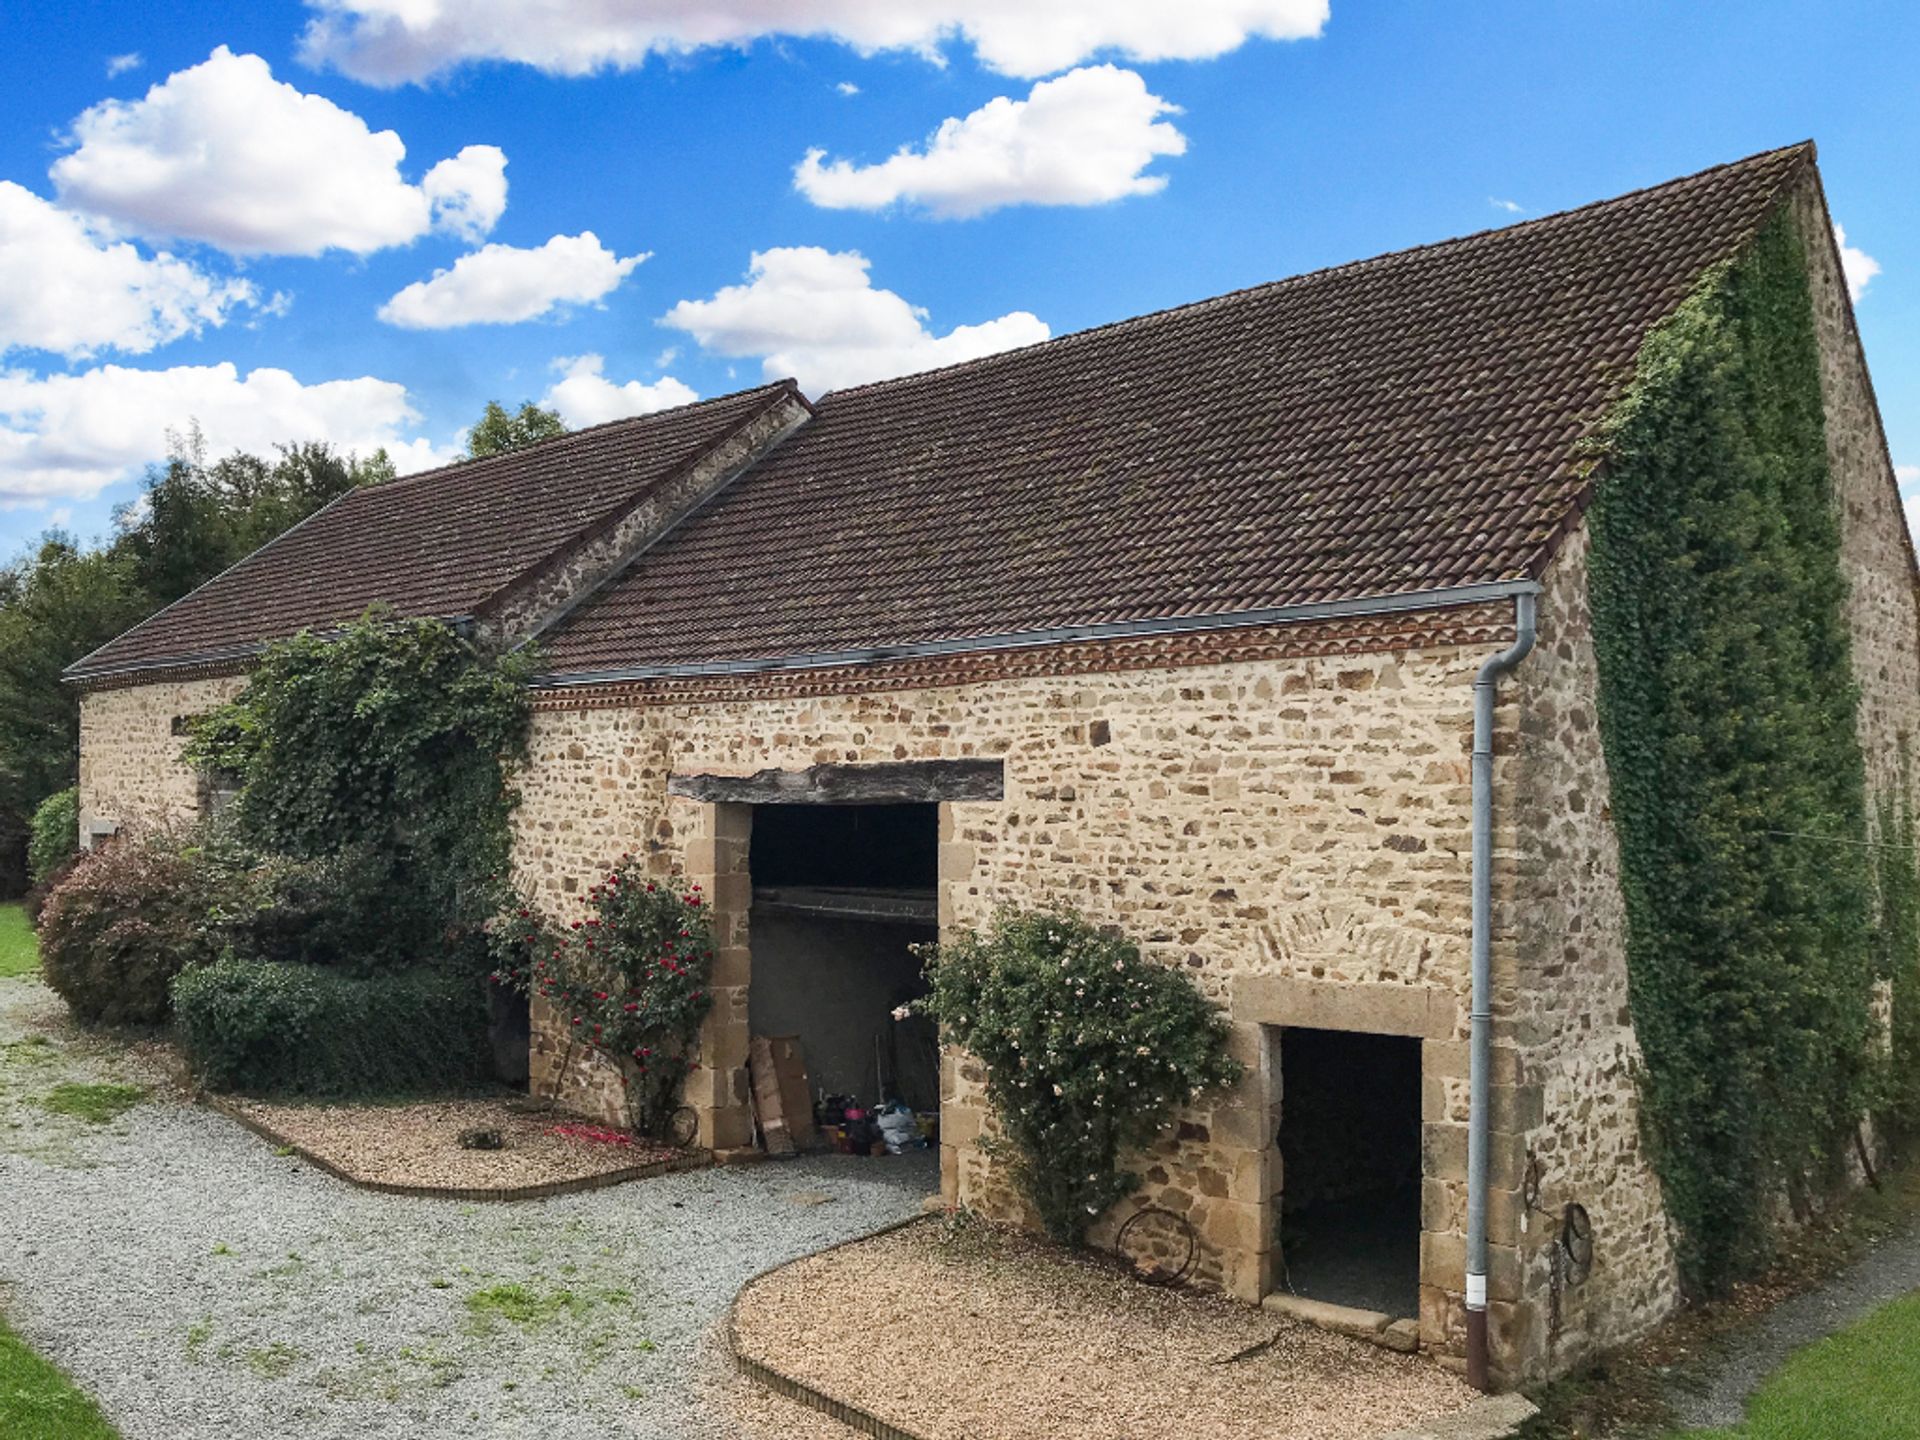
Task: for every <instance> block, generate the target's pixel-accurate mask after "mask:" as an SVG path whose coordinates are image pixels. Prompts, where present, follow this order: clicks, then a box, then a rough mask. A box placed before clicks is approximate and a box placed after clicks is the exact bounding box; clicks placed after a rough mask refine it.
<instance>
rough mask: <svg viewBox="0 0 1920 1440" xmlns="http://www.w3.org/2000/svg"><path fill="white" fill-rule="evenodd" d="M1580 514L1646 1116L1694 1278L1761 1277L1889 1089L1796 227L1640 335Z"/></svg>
mask: <svg viewBox="0 0 1920 1440" xmlns="http://www.w3.org/2000/svg"><path fill="white" fill-rule="evenodd" d="M1595 448H1596V459H1597V461H1598V465H1599V468H1598V473H1597V476H1596V483H1595V492H1594V501H1593V506H1592V509H1591V510H1590V511H1589V520H1588V523H1589V525H1590V527H1591V531H1592V536H1593V557H1592V585H1591V594H1592V603H1593V625H1594V639H1595V650H1596V652H1597V656H1598V660H1599V672H1600V692H1599V700H1600V725H1601V734H1602V738H1603V740H1604V742H1605V746H1606V755H1607V767H1608V771H1609V775H1610V777H1611V778H1610V783H1611V792H1612V793H1611V801H1612V808H1613V818H1614V824H1615V826H1616V827H1617V830H1618V834H1619V838H1620V870H1621V887H1622V890H1623V892H1624V895H1625V899H1626V908H1627V962H1628V978H1629V988H1630V995H1631V1002H1632V1009H1633V1020H1634V1028H1635V1030H1636V1032H1637V1034H1638V1036H1639V1040H1640V1044H1641V1048H1642V1051H1643V1052H1644V1056H1645V1066H1644V1069H1643V1071H1642V1072H1641V1076H1640V1080H1641V1083H1640V1093H1641V1102H1642V1103H1641V1117H1642V1124H1643V1129H1644V1132H1645V1135H1646V1138H1647V1141H1648V1146H1649V1151H1650V1154H1651V1156H1652V1159H1653V1162H1654V1164H1655V1166H1656V1167H1657V1169H1658V1170H1659V1173H1660V1178H1661V1181H1662V1186H1663V1189H1664V1192H1665V1197H1666V1204H1667V1209H1668V1212H1669V1214H1671V1216H1672V1217H1673V1219H1674V1221H1675V1224H1676V1227H1677V1230H1678V1240H1679V1258H1680V1263H1681V1268H1682V1272H1683V1275H1684V1277H1685V1278H1686V1280H1687V1282H1688V1283H1689V1287H1690V1288H1692V1289H1694V1290H1696V1291H1705V1292H1708V1293H1711V1292H1715V1291H1718V1290H1721V1289H1724V1288H1725V1287H1726V1286H1727V1285H1728V1284H1729V1283H1730V1282H1731V1281H1733V1280H1735V1279H1737V1278H1739V1277H1740V1276H1741V1275H1742V1274H1744V1273H1747V1272H1749V1271H1750V1270H1751V1269H1752V1268H1753V1267H1754V1265H1755V1264H1757V1263H1758V1262H1759V1261H1761V1260H1762V1259H1764V1257H1765V1255H1766V1254H1767V1251H1768V1249H1769V1246H1770V1241H1771V1234H1770V1230H1771V1222H1772V1218H1773V1216H1774V1214H1775V1213H1776V1208H1777V1201H1778V1198H1779V1197H1780V1196H1781V1195H1782V1194H1783V1192H1784V1194H1785V1195H1786V1196H1787V1197H1788V1198H1789V1199H1790V1200H1791V1201H1792V1202H1793V1204H1794V1208H1795V1209H1796V1210H1797V1211H1799V1212H1800V1213H1801V1214H1803V1215H1804V1214H1806V1213H1808V1212H1809V1211H1810V1209H1811V1203H1812V1202H1811V1197H1812V1195H1813V1194H1814V1193H1815V1192H1816V1189H1817V1188H1818V1187H1822V1186H1825V1185H1828V1184H1831V1183H1832V1182H1833V1180H1834V1179H1835V1178H1836V1176H1837V1174H1838V1172H1839V1167H1840V1166H1841V1165H1842V1164H1843V1163H1844V1157H1845V1156H1846V1155H1848V1154H1849V1153H1850V1152H1851V1149H1852V1140H1853V1136H1854V1133H1855V1131H1856V1128H1857V1126H1858V1125H1859V1123H1860V1120H1861V1117H1862V1116H1863V1115H1864V1114H1865V1113H1866V1112H1867V1109H1868V1107H1869V1105H1870V1104H1871V1103H1872V1100H1873V1098H1874V1090H1875V1087H1876V1083H1877V1075H1876V1068H1877V1067H1876V1060H1875V1056H1876V1052H1877V1050H1878V1045H1877V1043H1876V1034H1875V1032H1876V1030H1877V1028H1878V1026H1877V1022H1876V1020H1875V1018H1874V1015H1873V1008H1872V1001H1873V983H1874V979H1875V974H1874V971H1875V965H1874V956H1873V944H1874V937H1873V929H1874V915H1873V899H1874V888H1875V886H1874V873H1873V871H1874V866H1873V862H1872V859H1871V856H1872V854H1873V852H1872V851H1871V850H1870V849H1869V848H1868V847H1867V845H1866V844H1865V842H1866V841H1867V840H1868V838H1869V837H1868V825H1867V816H1868V814H1869V802H1868V799H1867V793H1866V779H1865V763H1864V759H1863V756H1862V753H1861V748H1860V742H1859V738H1858V697H1857V692H1856V685H1855V681H1854V675H1853V667H1852V661H1851V656H1850V634H1849V630H1848V625H1847V614H1846V596H1847V588H1846V578H1845V574H1844V571H1843V569H1842V567H1841V560H1840V520H1839V515H1838V513H1837V510H1836V506H1835V501H1834V496H1833V484H1832V479H1831V476H1830V474H1829V471H1828V462H1827V436H1826V430H1825V422H1824V415H1823V409H1822V400H1821V389H1820V356H1819V346H1818V341H1817V338H1816V335H1815V329H1814V311H1813V301H1812V298H1811V295H1810V293H1809V290H1808V283H1807V271H1806V260H1805V256H1804V254H1803V252H1802V249H1801V242H1800V238H1799V235H1798V233H1797V231H1796V230H1795V228H1794V226H1793V221H1792V217H1791V216H1790V215H1789V214H1786V213H1784V212H1783V213H1781V214H1779V215H1776V216H1775V217H1774V218H1773V219H1772V220H1771V221H1769V222H1768V223H1767V224H1766V225H1765V226H1764V227H1763V228H1762V229H1761V231H1760V233H1759V234H1758V235H1757V236H1756V237H1755V239H1754V240H1753V242H1752V243H1751V244H1750V245H1749V246H1747V248H1746V249H1745V250H1744V251H1743V252H1741V254H1740V255H1739V257H1738V258H1736V259H1734V260H1732V261H1729V262H1727V263H1726V264H1724V265H1722V266H1720V267H1719V268H1717V269H1715V270H1714V271H1712V272H1711V273H1710V274H1709V275H1708V276H1707V278H1706V279H1705V281H1704V282H1703V283H1702V284H1701V286H1700V287H1699V289H1698V291H1697V292H1696V293H1695V294H1694V295H1693V296H1692V297H1691V298H1689V299H1688V300H1687V301H1686V302H1685V303H1684V304H1683V305H1681V306H1680V308H1679V309H1678V310H1677V311H1676V312H1675V313H1674V315H1673V317H1672V318H1671V319H1670V320H1668V321H1667V322H1666V323H1665V324H1663V325H1662V326H1661V327H1660V328H1659V329H1657V330H1656V331H1655V332H1654V333H1653V334H1652V335H1651V336H1650V337H1649V338H1648V340H1647V341H1646V343H1645V345H1644V346H1643V347H1642V349H1641V353H1640V356H1639V359H1638V370H1637V374H1636V377H1635V380H1634V382H1633V385H1632V386H1631V388H1630V390H1629V392H1628V394H1627V396H1626V398H1625V400H1624V401H1623V403H1622V404H1621V406H1620V407H1619V409H1618V410H1617V411H1616V412H1615V413H1614V414H1613V415H1612V416H1611V417H1609V419H1608V421H1607V423H1606V424H1605V425H1604V426H1603V427H1602V430H1601V433H1600V435H1599V436H1598V439H1597V444H1596V447H1595Z"/></svg>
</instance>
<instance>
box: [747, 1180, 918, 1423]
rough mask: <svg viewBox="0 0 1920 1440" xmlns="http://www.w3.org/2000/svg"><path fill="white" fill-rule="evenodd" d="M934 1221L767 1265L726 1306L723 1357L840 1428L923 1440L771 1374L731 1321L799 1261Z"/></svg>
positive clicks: (900, 1225) (911, 1219) (886, 1228)
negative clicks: (749, 1298)
mask: <svg viewBox="0 0 1920 1440" xmlns="http://www.w3.org/2000/svg"><path fill="white" fill-rule="evenodd" d="M936 1218H937V1217H936V1216H933V1215H909V1216H907V1218H906V1219H904V1220H896V1221H894V1222H893V1223H892V1224H891V1225H882V1226H881V1227H880V1228H879V1229H877V1230H869V1231H868V1232H867V1233H866V1234H864V1235H855V1236H853V1237H851V1238H850V1239H846V1240H842V1241H839V1242H838V1243H837V1244H833V1245H826V1246H823V1247H821V1248H820V1249H818V1250H809V1251H808V1252H807V1253H806V1254H805V1255H796V1256H794V1257H793V1258H792V1259H791V1260H782V1261H781V1262H780V1263H779V1264H778V1265H770V1266H768V1267H767V1268H766V1269H765V1270H762V1271H761V1272H760V1273H759V1274H758V1275H754V1276H752V1277H751V1278H749V1279H748V1280H747V1282H746V1283H745V1284H744V1285H742V1286H741V1287H740V1289H739V1291H738V1293H736V1294H735V1295H734V1297H733V1299H732V1301H731V1302H729V1303H728V1305H727V1318H726V1319H725V1321H723V1322H722V1334H723V1338H724V1341H725V1344H726V1347H727V1355H728V1356H729V1357H730V1358H731V1359H732V1361H733V1364H734V1368H735V1369H736V1370H738V1371H739V1372H740V1373H741V1374H742V1375H745V1376H746V1377H747V1378H748V1379H749V1380H752V1381H753V1382H754V1383H756V1384H759V1385H764V1386H766V1388H767V1389H769V1390H771V1391H773V1392H774V1393H775V1394H776V1395H783V1396H785V1397H786V1398H787V1399H789V1400H792V1401H795V1402H797V1403H798V1404H801V1405H805V1406H806V1407H807V1408H808V1409H811V1410H818V1411H819V1412H820V1413H821V1414H823V1415H830V1416H832V1417H833V1418H834V1419H835V1420H838V1421H839V1422H840V1423H841V1424H842V1425H845V1426H848V1427H849V1428H851V1429H854V1430H858V1431H860V1432H861V1433H862V1434H864V1435H871V1436H873V1437H874V1440H925V1437H923V1436H920V1435H917V1434H915V1433H914V1432H913V1431H911V1430H903V1429H901V1428H900V1427H899V1426H898V1425H895V1424H894V1423H893V1422H892V1421H891V1420H882V1419H881V1418H880V1417H879V1416H878V1415H875V1414H874V1413H873V1412H872V1411H869V1410H862V1409H861V1408H860V1407H859V1406H858V1405H852V1404H849V1403H848V1402H847V1401H845V1400H838V1399H835V1398H834V1397H833V1396H831V1395H829V1394H827V1393H826V1392H825V1391H823V1390H816V1389H814V1388H813V1387H812V1386H811V1385H809V1384H807V1383H806V1382H805V1381H804V1380H796V1379H794V1378H793V1377H792V1376H791V1375H787V1374H784V1373H782V1372H781V1371H779V1370H775V1369H774V1368H773V1367H772V1366H771V1365H767V1364H765V1363H764V1362H762V1361H759V1360H755V1359H754V1358H753V1357H752V1356H750V1355H744V1354H742V1353H741V1351H740V1336H739V1333H738V1331H737V1329H736V1328H735V1325H734V1318H735V1316H736V1315H737V1314H738V1312H739V1309H740V1302H741V1301H742V1300H744V1299H745V1298H746V1295H747V1292H748V1291H749V1290H751V1289H752V1288H753V1287H754V1286H756V1285H758V1284H759V1283H760V1282H761V1281H762V1280H765V1279H766V1278H767V1277H768V1276H769V1275H776V1274H778V1273H779V1272H780V1271H782V1270H784V1269H786V1268H787V1267H788V1266H789V1265H797V1264H799V1263H800V1262H801V1261H802V1260H812V1259H814V1258H815V1257H816V1256H820V1255H831V1254H832V1253H833V1252H834V1251H836V1250H844V1249H846V1248H847V1247H848V1246H849V1245H860V1244H863V1243H865V1242H866V1241H868V1240H877V1239H878V1238H879V1237H880V1236H882V1235H891V1234H893V1232H894V1231H896V1230H904V1229H906V1228H907V1227H908V1226H909V1225H920V1224H924V1223H926V1222H928V1221H930V1220H933V1219H936Z"/></svg>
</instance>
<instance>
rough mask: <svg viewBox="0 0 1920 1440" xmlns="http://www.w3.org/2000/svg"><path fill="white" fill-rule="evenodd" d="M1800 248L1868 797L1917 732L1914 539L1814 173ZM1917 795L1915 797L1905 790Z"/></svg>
mask: <svg viewBox="0 0 1920 1440" xmlns="http://www.w3.org/2000/svg"><path fill="white" fill-rule="evenodd" d="M1792 206H1793V216H1794V219H1795V221H1796V223H1797V224H1798V225H1799V227H1800V232H1801V243H1802V245H1803V247H1804V249H1805V250H1806V254H1807V269H1808V281H1809V284H1810V286H1811V289H1812V292H1813V312H1814V323H1815V327H1816V330H1817V332H1818V335H1819V340H1820V370H1821V374H1820V381H1821V389H1822V391H1823V394H1824V398H1825V401H1826V412H1827V414H1826V418H1827V460H1828V464H1829V465H1830V466H1831V467H1832V471H1833V485H1834V493H1835V498H1836V500H1837V501H1838V504H1839V510H1840V544H1841V560H1842V563H1843V564H1844V565H1845V567H1846V572H1847V582H1848V585H1849V597H1848V598H1849V608H1850V610H1851V617H1852V622H1853V626H1852V628H1853V668H1854V674H1855V676H1856V677H1857V678H1858V680H1859V683H1860V741H1861V746H1862V748H1863V749H1864V750H1865V752H1866V759H1867V782H1868V792H1869V795H1870V796H1872V795H1881V794H1886V793H1888V792H1891V791H1895V790H1897V789H1898V787H1899V784H1900V765H1901V760H1900V756H1901V747H1902V742H1903V738H1904V737H1908V736H1913V737H1915V738H1916V739H1920V613H1917V612H1916V605H1915V592H1914V568H1913V544H1912V541H1911V540H1910V539H1909V538H1908V531H1907V523H1906V516H1905V514H1904V511H1903V508H1902V506H1901V503H1900V494H1899V486H1898V484H1897V483H1896V481H1895V480H1894V477H1893V469H1892V465H1891V463H1890V461H1889V459H1888V457H1887V444H1886V438H1885V435H1884V433H1883V432H1882V430H1881V426H1880V411H1879V408H1878V406H1877V405H1876V403H1875V401H1874V397H1873V382H1872V380H1871V379H1870V378H1869V377H1868V374H1867V365H1866V358H1865V356H1864V354H1863V353H1862V351H1861V348H1860V337H1859V334H1858V332H1857V331H1856V330H1855V329H1854V324H1853V306H1852V303H1851V302H1850V301H1849V300H1848V298H1847V282H1846V277H1845V276H1844V275H1843V274H1842V273H1841V269H1840V262H1839V257H1838V256H1837V255H1836V253H1835V251H1834V242H1833V226H1832V222H1831V220H1830V219H1829V217H1828V215H1827V209H1826V203H1825V201H1824V199H1823V198H1822V196H1821V193H1820V188H1819V184H1818V181H1817V179H1816V177H1814V176H1813V174H1812V172H1811V171H1809V173H1808V177H1807V179H1806V181H1805V182H1804V183H1803V184H1802V185H1801V186H1800V187H1799V189H1798V190H1796V192H1795V193H1794V196H1793V198H1792ZM1909 798H1916V797H1909Z"/></svg>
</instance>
